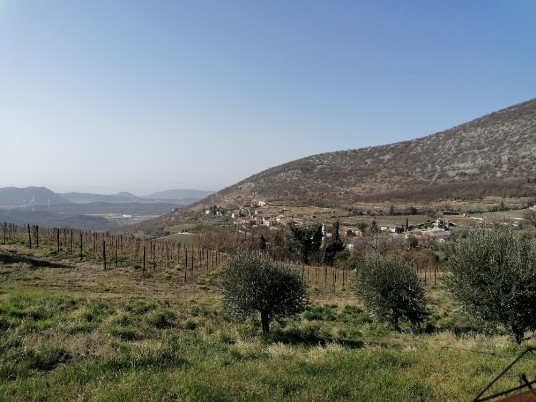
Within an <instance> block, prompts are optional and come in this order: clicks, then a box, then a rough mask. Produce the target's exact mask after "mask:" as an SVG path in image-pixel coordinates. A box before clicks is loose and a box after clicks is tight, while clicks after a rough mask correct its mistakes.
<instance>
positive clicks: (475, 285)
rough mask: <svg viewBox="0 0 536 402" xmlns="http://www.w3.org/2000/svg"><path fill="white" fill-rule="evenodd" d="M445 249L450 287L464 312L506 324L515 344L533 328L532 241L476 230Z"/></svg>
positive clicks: (535, 253) (535, 258)
mask: <svg viewBox="0 0 536 402" xmlns="http://www.w3.org/2000/svg"><path fill="white" fill-rule="evenodd" d="M446 251H447V257H448V262H449V268H450V272H451V273H452V276H451V277H450V278H449V281H448V283H449V287H450V289H451V291H452V293H453V295H454V297H455V299H456V300H457V301H458V302H459V303H460V304H461V306H462V307H463V309H464V310H465V311H466V312H468V313H469V314H472V315H476V316H478V317H479V318H481V319H483V320H485V321H488V322H491V323H494V324H502V325H504V326H505V327H506V328H507V330H508V331H509V332H510V333H511V334H512V335H513V337H514V338H515V340H516V342H518V343H520V342H521V341H522V340H523V337H524V333H525V332H526V331H529V330H536V250H535V244H534V240H531V239H527V238H520V237H517V236H515V235H514V234H513V233H511V232H509V231H502V230H501V231H494V232H483V231H480V232H473V233H470V234H468V235H467V236H466V237H459V238H457V239H456V241H455V242H454V243H453V244H452V245H451V246H450V247H448V248H447V250H446Z"/></svg>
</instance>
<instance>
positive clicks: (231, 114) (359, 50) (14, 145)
mask: <svg viewBox="0 0 536 402" xmlns="http://www.w3.org/2000/svg"><path fill="white" fill-rule="evenodd" d="M535 94H536V1H535V0H510V1H506V0H449V1H440V0H422V1H421V0H419V1H418V0H408V1H400V0H393V1H387V0H374V1H373V0H370V1H359V0H337V1H328V0H322V1H318V0H285V1H283V0H270V1H261V0H259V1H251V0H243V1H242V0H225V1H221V0H214V1H212V0H195V1H194V0H170V1H167V0H151V1H149V0H146V1H139V0H113V1H109V0H91V1H86V0H47V1H44V0H0V187H8V186H14V187H26V186H45V187H48V188H50V189H52V190H53V191H56V192H68V191H80V192H99V193H105V194H111V193H117V192H119V191H129V192H132V193H134V194H137V195H144V194H149V193H151V192H153V191H160V190H167V189H177V188H195V189H204V190H215V191H217V190H220V189H222V188H224V187H226V186H229V185H232V184H234V183H236V182H238V181H240V180H242V179H245V178H247V177H249V176H251V175H253V174H255V173H258V172H260V171H262V170H264V169H267V168H270V167H272V166H276V165H280V164H282V163H286V162H289V161H292V160H295V159H299V158H302V157H306V156H310V155H314V154H318V153H323V152H331V151H337V150H346V149H356V148H363V147H369V146H376V145H384V144H389V143H394V142H399V141H405V140H410V139H414V138H418V137H423V136H425V135H429V134H433V133H435V132H438V131H442V130H445V129H448V128H451V127H453V126H456V125H458V124H461V123H464V122H467V121H469V120H472V119H474V118H477V117H479V116H482V115H484V114H487V113H491V112H493V111H496V110H499V109H502V108H505V107H508V106H511V105H514V104H516V103H519V102H523V101H526V100H529V99H532V98H534V97H535V96H536V95H535Z"/></svg>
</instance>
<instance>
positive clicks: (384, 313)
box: [353, 254, 428, 331]
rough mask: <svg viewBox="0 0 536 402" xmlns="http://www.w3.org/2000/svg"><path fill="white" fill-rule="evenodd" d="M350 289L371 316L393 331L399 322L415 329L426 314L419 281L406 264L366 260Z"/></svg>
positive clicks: (374, 257) (378, 258) (385, 259)
mask: <svg viewBox="0 0 536 402" xmlns="http://www.w3.org/2000/svg"><path fill="white" fill-rule="evenodd" d="M353 289H354V292H355V293H356V295H357V297H358V298H359V299H360V300H361V301H362V302H363V304H364V305H365V307H366V308H367V310H369V312H370V313H371V315H372V316H374V317H375V318H376V319H378V320H380V321H385V322H388V323H389V324H390V325H392V326H393V328H394V329H395V330H396V331H400V321H401V320H405V321H409V322H410V323H411V324H412V325H413V326H414V327H415V326H417V325H418V324H420V323H421V322H423V321H424V320H425V319H426V317H427V315H428V311H427V309H426V303H425V299H424V289H423V287H422V284H421V281H420V279H419V278H418V276H417V274H416V273H415V271H414V269H413V268H412V266H411V265H410V264H409V263H407V262H405V261H402V260H400V259H398V258H389V257H385V256H382V255H380V254H375V255H372V256H370V257H368V258H366V259H365V260H364V261H363V263H362V265H361V266H360V268H359V269H358V270H357V274H356V278H355V282H354V285H353Z"/></svg>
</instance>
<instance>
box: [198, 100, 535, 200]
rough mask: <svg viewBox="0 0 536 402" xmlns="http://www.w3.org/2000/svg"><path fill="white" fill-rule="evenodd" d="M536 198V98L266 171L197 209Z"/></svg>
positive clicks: (227, 190)
mask: <svg viewBox="0 0 536 402" xmlns="http://www.w3.org/2000/svg"><path fill="white" fill-rule="evenodd" d="M535 194H536V99H533V100H530V101H528V102H524V103H520V104H518V105H515V106H512V107H509V108H507V109H503V110H500V111H498V112H495V113H491V114H488V115H486V116H483V117H481V118H478V119H475V120H473V121H471V122H468V123H465V124H462V125H459V126H457V127H454V128H451V129H449V130H446V131H442V132H439V133H436V134H433V135H429V136H427V137H423V138H418V139H415V140H411V141H404V142H399V143H396V144H391V145H384V146H376V147H369V148H361V149H355V150H348V151H339V152H329V153H324V154H319V155H314V156H310V157H306V158H303V159H299V160H295V161H292V162H288V163H285V164H283V165H280V166H276V167H273V168H270V169H267V170H265V171H263V172H260V173H257V174H255V175H253V176H251V177H249V178H247V179H245V180H242V181H241V182H239V183H237V184H235V185H232V186H230V187H227V188H225V189H224V190H222V191H219V192H217V193H215V194H213V195H211V196H209V197H208V198H206V199H204V200H202V201H200V202H199V203H197V204H195V205H193V206H192V207H193V208H194V209H195V208H197V209H199V208H202V207H203V206H206V205H210V204H217V205H228V204H238V205H244V204H247V203H249V202H250V201H251V200H266V201H279V202H287V203H292V202H298V203H300V204H317V205H318V204H323V205H349V204H351V203H353V202H358V201H395V200H410V201H412V200H416V201H418V200H420V201H426V200H440V199H449V198H451V199H452V198H456V197H460V196H484V195H504V196H507V195H535Z"/></svg>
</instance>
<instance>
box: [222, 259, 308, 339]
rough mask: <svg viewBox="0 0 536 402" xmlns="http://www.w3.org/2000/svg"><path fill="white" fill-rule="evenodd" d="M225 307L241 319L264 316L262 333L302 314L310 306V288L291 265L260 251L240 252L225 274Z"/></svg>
mask: <svg viewBox="0 0 536 402" xmlns="http://www.w3.org/2000/svg"><path fill="white" fill-rule="evenodd" d="M223 292H224V298H223V303H224V306H225V308H226V309H227V311H229V312H230V313H231V314H232V315H233V316H234V317H236V318H238V319H245V318H248V317H251V316H252V315H254V314H256V313H260V315H261V323H262V332H263V334H268V333H269V331H270V321H271V320H272V319H273V318H275V317H289V316H293V315H296V314H299V313H301V312H302V311H303V310H304V309H305V308H306V307H307V305H308V304H309V298H308V296H307V285H306V284H305V282H304V281H303V280H302V278H301V276H300V274H299V273H298V271H297V270H296V269H295V268H294V267H293V266H292V265H290V264H285V263H282V262H277V261H272V260H270V259H269V258H268V256H267V255H266V254H264V253H263V252H260V251H248V250H244V249H241V250H239V251H237V252H236V253H235V254H233V255H232V256H231V258H230V260H229V262H228V264H227V267H226V269H225V270H224V273H223Z"/></svg>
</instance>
